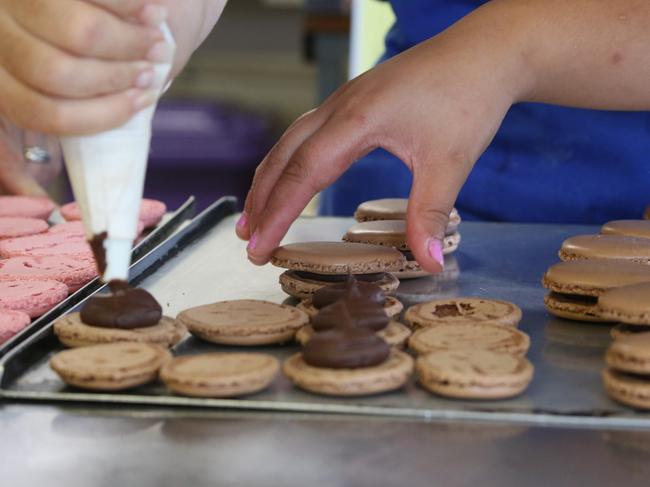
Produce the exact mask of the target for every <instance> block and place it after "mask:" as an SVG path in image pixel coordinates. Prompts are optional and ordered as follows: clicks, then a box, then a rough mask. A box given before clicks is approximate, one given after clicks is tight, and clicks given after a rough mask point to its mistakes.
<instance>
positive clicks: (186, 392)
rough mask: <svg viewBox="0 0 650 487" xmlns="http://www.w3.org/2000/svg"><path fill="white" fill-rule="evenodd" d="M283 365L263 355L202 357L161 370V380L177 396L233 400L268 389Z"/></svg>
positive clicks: (177, 361)
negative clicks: (233, 398)
mask: <svg viewBox="0 0 650 487" xmlns="http://www.w3.org/2000/svg"><path fill="white" fill-rule="evenodd" d="M279 370H280V362H279V361H278V359H276V358H275V357H273V356H272V355H268V354H264V353H203V354H198V355H189V356H184V357H177V358H175V359H173V360H171V361H169V362H167V363H166V364H165V365H164V366H163V367H162V369H161V370H160V378H161V380H162V381H163V382H164V383H165V385H166V386H167V387H168V388H169V389H170V390H172V391H173V392H175V393H177V394H181V395H183V396H193V397H232V396H242V395H245V394H252V393H254V392H259V391H261V390H262V389H266V388H267V387H268V386H269V384H271V382H273V379H275V377H276V376H277V374H278V372H279Z"/></svg>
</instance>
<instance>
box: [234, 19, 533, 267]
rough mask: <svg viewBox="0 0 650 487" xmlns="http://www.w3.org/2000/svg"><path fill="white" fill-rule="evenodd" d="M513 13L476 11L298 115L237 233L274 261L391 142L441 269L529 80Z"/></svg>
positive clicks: (414, 220)
mask: <svg viewBox="0 0 650 487" xmlns="http://www.w3.org/2000/svg"><path fill="white" fill-rule="evenodd" d="M510 31H511V29H510V26H509V24H508V20H507V18H506V17H503V16H502V17H496V18H495V19H492V20H491V21H489V22H478V21H474V19H472V16H469V17H467V18H466V19H464V20H463V21H461V22H460V23H458V24H456V25H455V26H454V27H453V28H452V29H450V30H448V31H446V32H444V33H442V34H441V35H439V36H437V37H435V38H433V39H431V40H429V41H427V42H425V43H423V44H421V45H419V46H417V47H415V48H413V49H410V50H409V51H407V52H405V53H403V54H401V55H399V56H397V57H395V58H393V59H391V60H389V61H387V62H385V63H383V64H381V65H379V66H377V67H376V68H374V69H373V70H371V71H369V72H367V73H366V74H364V75H362V76H361V77H359V78H357V79H355V80H353V81H351V82H349V83H347V84H346V85H344V86H343V87H342V88H340V89H339V90H338V91H337V92H336V93H334V94H333V95H332V96H331V97H330V98H329V99H328V100H326V101H325V103H323V105H321V106H320V107H319V108H317V109H315V110H313V111H311V112H309V113H306V114H305V115H303V116H302V117H301V118H300V119H298V120H297V121H296V122H295V123H294V124H293V125H292V126H291V127H290V128H289V129H288V130H287V131H286V132H285V134H284V135H283V136H282V138H281V139H280V141H279V142H278V143H277V144H276V145H275V147H273V149H271V151H270V152H269V154H268V155H267V156H266V157H265V158H264V160H263V161H262V163H261V164H260V166H259V167H258V169H257V171H256V173H255V178H254V181H253V185H252V188H251V191H250V193H249V195H248V197H247V199H246V203H245V208H244V214H243V216H242V218H241V220H240V222H239V223H238V225H237V233H238V235H239V236H240V237H241V238H243V239H245V240H250V242H249V245H248V256H249V259H250V260H251V261H252V262H253V263H256V264H264V263H266V262H267V261H268V259H269V257H270V254H271V253H272V251H273V250H274V248H275V247H276V246H277V245H278V244H279V243H280V241H281V239H282V238H283V236H284V235H285V233H286V232H287V230H288V228H289V226H290V225H291V223H292V222H293V221H294V220H295V219H296V218H297V217H298V216H299V215H300V213H301V211H302V210H303V209H304V207H305V206H306V205H307V203H308V202H309V201H310V200H311V198H312V197H313V196H314V195H315V194H316V193H318V192H319V191H321V190H323V189H324V188H326V187H327V186H328V185H330V184H332V183H333V182H334V181H335V180H336V179H337V178H338V177H339V176H340V175H341V174H342V173H343V172H344V171H345V170H346V169H347V168H348V167H349V166H350V165H351V164H352V163H353V162H354V161H355V160H357V159H359V158H360V157H362V156H364V155H365V154H367V153H368V152H370V151H372V150H373V149H375V148H378V147H382V148H384V149H386V150H388V151H389V152H392V153H393V154H395V155H396V156H397V157H399V158H400V159H401V160H402V161H404V163H405V164H406V165H407V166H408V167H409V168H410V169H411V171H412V172H413V187H412V189H411V194H410V198H409V204H408V215H407V233H408V241H409V246H410V248H411V250H412V252H413V253H414V254H415V257H416V258H417V260H418V262H419V263H420V265H421V266H422V267H423V268H425V269H426V270H428V271H431V272H439V271H440V270H441V269H442V265H443V264H442V244H441V239H442V237H443V236H444V232H445V228H446V225H447V221H448V218H449V213H450V211H451V209H452V207H453V204H454V202H455V199H456V197H457V195H458V192H459V190H460V188H461V186H462V185H463V183H464V181H465V179H466V177H467V175H468V173H469V171H470V170H471V168H472V166H473V164H474V162H475V161H476V160H477V158H478V157H479V156H480V154H481V153H482V152H483V151H484V150H485V148H486V147H487V145H488V144H489V143H490V141H491V140H492V138H493V137H494V134H495V132H496V130H497V128H498V127H499V125H500V123H501V121H502V119H503V117H504V115H505V113H506V111H507V110H508V108H509V107H510V106H511V104H512V103H513V102H514V101H516V100H517V99H518V96H519V94H520V90H522V89H523V87H524V86H526V83H527V78H526V67H525V65H524V64H523V63H522V61H521V58H522V57H521V56H519V55H517V53H516V52H513V47H516V46H517V44H516V43H513V41H512V39H510V35H509V33H510Z"/></svg>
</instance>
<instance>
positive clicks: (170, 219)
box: [0, 196, 196, 357]
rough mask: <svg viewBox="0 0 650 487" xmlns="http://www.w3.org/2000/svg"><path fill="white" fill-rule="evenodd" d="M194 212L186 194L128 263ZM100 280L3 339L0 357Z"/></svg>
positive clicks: (95, 287) (99, 284)
mask: <svg viewBox="0 0 650 487" xmlns="http://www.w3.org/2000/svg"><path fill="white" fill-rule="evenodd" d="M195 212H196V202H195V199H194V197H193V196H190V197H189V198H188V199H187V201H185V203H183V204H182V205H181V206H180V207H179V208H178V209H177V210H176V211H174V212H173V213H170V214H168V215H166V216H165V217H164V218H163V221H162V223H161V224H159V225H158V226H157V227H156V228H155V229H153V230H152V231H151V232H149V233H148V234H147V235H146V236H145V237H144V238H143V239H142V240H141V241H140V242H139V243H138V244H137V245H136V246H135V247H134V248H133V251H132V252H131V262H132V263H133V262H136V261H138V260H140V259H141V258H142V257H143V256H144V255H146V254H148V253H149V252H151V250H153V249H154V248H155V247H157V246H158V245H159V244H160V243H161V242H163V241H164V240H165V239H167V238H168V237H169V236H170V235H172V234H173V233H174V232H175V231H176V230H177V229H178V228H179V227H180V226H181V225H182V224H183V223H184V222H185V221H187V220H189V219H190V218H192V217H193V216H194V214H195ZM102 285H103V284H102V282H101V280H100V279H99V277H96V278H95V279H93V280H92V281H90V282H88V283H87V284H86V285H84V286H83V287H81V288H80V289H78V290H77V291H75V292H74V293H72V294H70V295H69V296H68V297H67V298H66V299H64V300H63V301H61V302H60V303H59V304H57V305H56V306H55V307H53V308H52V309H50V310H49V311H48V312H47V313H45V314H44V315H41V316H39V317H38V318H37V319H35V320H34V321H32V323H31V324H30V325H29V326H27V327H26V328H24V329H23V330H22V331H21V332H19V333H17V334H16V335H14V336H13V337H11V338H10V339H9V340H7V341H6V342H4V343H2V344H1V345H0V357H3V356H4V355H6V353H7V352H8V351H9V350H11V349H13V348H14V347H15V346H16V345H18V344H19V343H22V342H23V341H25V340H26V339H27V338H29V337H30V336H32V335H33V334H34V333H36V332H37V331H39V330H41V329H42V328H43V327H45V326H46V325H48V324H49V323H53V322H54V320H56V319H57V318H59V317H60V316H62V315H64V314H65V313H67V312H68V311H70V310H71V309H72V308H74V307H75V306H76V305H78V304H79V303H80V302H82V301H83V300H84V299H86V298H87V297H88V296H91V295H92V294H93V293H95V292H96V291H97V290H98V289H100V288H101V287H102Z"/></svg>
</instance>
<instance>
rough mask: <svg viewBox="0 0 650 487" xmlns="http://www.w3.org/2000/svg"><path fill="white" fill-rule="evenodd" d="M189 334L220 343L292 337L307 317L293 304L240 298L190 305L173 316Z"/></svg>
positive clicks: (254, 343)
mask: <svg viewBox="0 0 650 487" xmlns="http://www.w3.org/2000/svg"><path fill="white" fill-rule="evenodd" d="M176 319H177V320H178V321H179V322H180V323H182V324H183V325H185V326H186V327H187V328H188V330H189V331H190V333H192V335H194V336H196V337H198V338H200V339H202V340H205V341H208V342H212V343H217V344H221V345H239V346H257V345H270V344H275V343H284V342H287V341H290V340H293V338H294V336H295V334H296V331H297V330H298V329H299V328H300V327H302V326H303V325H305V324H307V323H308V322H309V317H308V316H307V315H306V314H305V313H304V312H303V311H301V310H299V309H296V308H294V307H293V306H287V305H283V304H276V303H271V302H269V301H261V300H253V299H240V300H233V301H221V302H218V303H212V304H206V305H203V306H197V307H195V308H190V309H187V310H185V311H182V312H181V313H179V315H178V316H177V318H176Z"/></svg>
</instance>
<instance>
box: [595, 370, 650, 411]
mask: <svg viewBox="0 0 650 487" xmlns="http://www.w3.org/2000/svg"><path fill="white" fill-rule="evenodd" d="M602 377H603V384H604V386H605V392H606V393H607V395H608V396H609V397H611V398H612V399H614V400H616V401H618V402H620V403H621V404H625V405H626V406H632V407H634V408H638V409H650V380H649V379H647V378H645V377H641V376H638V375H630V374H626V373H625V372H619V371H617V370H614V369H605V370H604V371H603V376H602Z"/></svg>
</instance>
